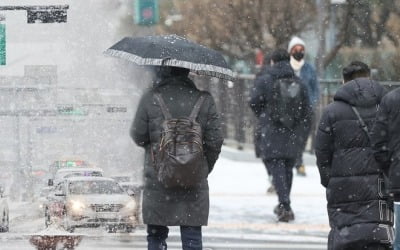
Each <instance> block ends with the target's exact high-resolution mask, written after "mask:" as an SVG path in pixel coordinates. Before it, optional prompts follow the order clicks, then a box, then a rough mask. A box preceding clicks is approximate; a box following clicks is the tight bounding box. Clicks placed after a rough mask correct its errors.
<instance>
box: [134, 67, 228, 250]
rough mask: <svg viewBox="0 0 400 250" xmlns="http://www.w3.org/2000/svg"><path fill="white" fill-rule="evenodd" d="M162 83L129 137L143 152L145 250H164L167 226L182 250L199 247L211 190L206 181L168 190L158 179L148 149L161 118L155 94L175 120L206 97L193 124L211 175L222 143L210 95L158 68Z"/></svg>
mask: <svg viewBox="0 0 400 250" xmlns="http://www.w3.org/2000/svg"><path fill="white" fill-rule="evenodd" d="M158 72H161V73H160V76H159V78H158V79H160V81H159V82H158V83H157V84H156V85H155V86H154V87H153V88H151V89H149V90H147V91H146V92H145V93H144V94H143V96H142V98H141V100H140V103H139V106H138V109H137V112H136V116H135V119H134V121H133V124H132V127H131V130H130V135H131V137H132V138H133V140H134V141H135V142H136V144H137V145H139V146H141V147H144V148H145V162H144V180H145V185H144V192H143V206H142V214H143V221H144V223H145V224H147V233H148V236H147V241H148V249H149V250H150V249H151V250H153V249H167V244H166V239H167V237H168V227H167V226H180V230H181V239H182V246H183V249H202V236H201V226H206V225H207V223H208V214H209V190H208V181H207V177H205V178H204V179H203V180H202V181H201V183H200V184H199V185H198V186H197V187H196V188H193V189H166V188H164V186H163V185H162V184H161V183H160V182H159V181H158V179H157V176H156V171H155V169H154V166H153V162H152V155H151V147H153V146H154V145H157V144H158V143H159V141H160V137H161V127H162V122H163V121H164V117H163V114H162V110H161V108H160V106H159V104H158V102H157V101H156V100H155V98H154V93H155V92H157V93H160V94H161V96H162V98H163V100H164V101H165V103H166V105H167V107H168V109H169V112H170V113H171V115H172V117H173V118H178V117H182V116H184V117H188V116H189V115H190V113H191V111H192V109H193V107H194V105H195V103H196V101H197V100H198V98H199V97H200V94H203V95H204V96H205V99H204V101H203V104H202V106H201V108H200V112H199V115H198V117H197V121H198V122H199V123H200V125H201V128H202V132H203V143H204V145H203V150H204V166H205V167H206V168H208V169H207V170H206V171H208V173H210V172H211V171H212V169H213V167H214V164H215V162H216V160H217V159H218V156H219V153H220V151H221V146H222V142H223V136H222V132H221V124H220V119H219V115H218V113H217V110H216V106H215V103H214V99H213V97H212V96H211V95H210V93H208V92H202V91H199V90H198V89H197V88H196V86H195V85H194V83H193V82H192V81H191V80H190V79H189V78H188V74H189V70H186V69H183V68H176V67H161V68H160V69H159V71H158Z"/></svg>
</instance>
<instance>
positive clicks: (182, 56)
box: [104, 35, 233, 80]
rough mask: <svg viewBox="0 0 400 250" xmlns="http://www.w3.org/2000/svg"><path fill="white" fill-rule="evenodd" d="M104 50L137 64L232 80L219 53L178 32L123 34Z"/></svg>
mask: <svg viewBox="0 0 400 250" xmlns="http://www.w3.org/2000/svg"><path fill="white" fill-rule="evenodd" d="M104 53H105V54H106V55H111V56H115V57H119V58H124V59H127V60H129V61H131V62H134V63H136V64H138V65H152V66H161V65H163V66H173V67H181V68H186V69H190V70H191V71H192V72H195V73H197V74H199V75H207V76H214V77H218V78H222V79H226V80H232V79H233V72H232V70H231V69H230V68H229V66H228V64H227V63H226V61H225V59H224V57H223V56H222V54H221V53H219V52H217V51H215V50H213V49H210V48H207V47H205V46H203V45H200V44H197V43H194V42H191V41H189V40H187V39H186V38H183V37H180V36H177V35H165V36H145V37H125V38H124V39H122V40H121V41H119V42H118V43H116V44H114V45H113V46H112V47H111V48H109V49H107V50H106V51H105V52H104Z"/></svg>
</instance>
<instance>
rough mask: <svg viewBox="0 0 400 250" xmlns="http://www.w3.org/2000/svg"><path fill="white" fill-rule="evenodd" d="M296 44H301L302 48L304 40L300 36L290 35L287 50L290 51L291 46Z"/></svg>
mask: <svg viewBox="0 0 400 250" xmlns="http://www.w3.org/2000/svg"><path fill="white" fill-rule="evenodd" d="M296 45H302V46H303V47H304V48H305V47H306V44H305V42H304V41H303V40H302V39H301V38H300V37H297V36H294V37H292V40H290V42H289V46H288V52H289V53H290V51H291V50H292V48H293V47H294V46H296Z"/></svg>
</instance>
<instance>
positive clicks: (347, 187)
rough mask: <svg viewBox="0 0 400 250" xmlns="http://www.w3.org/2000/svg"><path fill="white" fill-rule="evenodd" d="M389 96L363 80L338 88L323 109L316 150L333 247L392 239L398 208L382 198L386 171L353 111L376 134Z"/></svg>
mask: <svg viewBox="0 0 400 250" xmlns="http://www.w3.org/2000/svg"><path fill="white" fill-rule="evenodd" d="M384 93H385V90H384V88H383V87H382V86H381V85H379V84H378V83H376V82H374V81H372V80H370V79H369V78H358V79H355V80H353V81H350V82H348V83H346V84H345V85H344V86H342V87H341V88H339V90H338V91H337V93H336V95H335V97H334V101H333V103H331V104H329V105H328V106H327V107H326V108H325V110H324V111H323V114H322V117H321V120H320V124H319V128H318V131H317V137H316V149H315V150H316V156H317V165H318V168H319V172H320V175H321V183H322V185H323V186H324V187H326V198H327V201H328V216H329V223H330V226H331V232H330V234H329V240H328V249H337V250H339V249H340V250H342V249H361V246H366V245H367V244H369V243H374V242H375V243H387V244H389V243H390V241H391V240H392V239H391V238H390V236H392V225H393V208H392V204H391V203H390V201H388V199H387V198H386V197H385V196H384V194H383V191H384V189H383V188H384V182H383V175H382V171H381V170H380V169H379V164H378V163H377V162H376V161H375V158H374V156H373V151H372V148H371V146H370V145H371V144H370V141H369V138H368V136H367V134H366V132H365V131H363V130H362V128H361V126H360V122H359V120H358V118H357V116H356V114H355V113H354V111H353V110H352V108H351V106H355V107H356V108H357V110H358V111H359V113H360V115H361V117H362V119H363V120H364V122H365V123H366V125H367V127H368V129H369V131H371V128H372V124H373V122H374V120H375V115H376V111H377V105H378V104H379V102H380V100H381V98H382V96H383V95H384Z"/></svg>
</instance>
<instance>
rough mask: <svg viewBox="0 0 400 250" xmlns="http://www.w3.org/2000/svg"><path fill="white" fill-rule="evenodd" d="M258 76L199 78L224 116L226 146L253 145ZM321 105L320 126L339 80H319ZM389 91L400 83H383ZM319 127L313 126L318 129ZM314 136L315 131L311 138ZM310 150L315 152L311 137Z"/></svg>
mask: <svg viewBox="0 0 400 250" xmlns="http://www.w3.org/2000/svg"><path fill="white" fill-rule="evenodd" d="M254 78H255V75H250V74H239V75H237V77H236V81H235V82H226V81H222V80H218V79H216V78H204V77H202V78H199V79H196V84H197V86H198V87H199V88H200V89H203V90H207V91H209V92H211V93H212V95H213V96H214V99H215V102H216V105H217V109H218V111H219V112H220V114H221V119H222V128H223V133H224V136H225V142H226V143H227V144H230V145H232V146H236V147H237V148H238V149H243V148H244V147H245V146H252V145H253V137H254V125H255V124H256V117H255V116H254V114H253V112H252V110H251V109H250V107H249V104H248V102H249V99H250V89H251V88H252V87H253V84H254ZM319 82H320V93H321V96H320V101H319V105H318V107H317V109H316V119H315V123H316V124H318V121H319V119H320V114H321V111H322V110H323V108H324V107H325V106H327V105H328V104H329V103H330V102H332V100H333V96H334V95H335V93H336V91H337V89H338V88H339V87H340V86H341V84H342V80H339V79H329V80H328V79H320V80H319ZM381 84H382V85H384V86H386V87H387V88H388V89H394V88H396V87H399V86H400V82H381ZM315 127H316V126H314V128H315ZM314 133H315V129H314V131H312V133H311V135H313V134H314ZM310 139H311V143H309V144H310V146H309V150H311V149H312V148H313V144H314V143H313V136H311V138H310Z"/></svg>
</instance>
